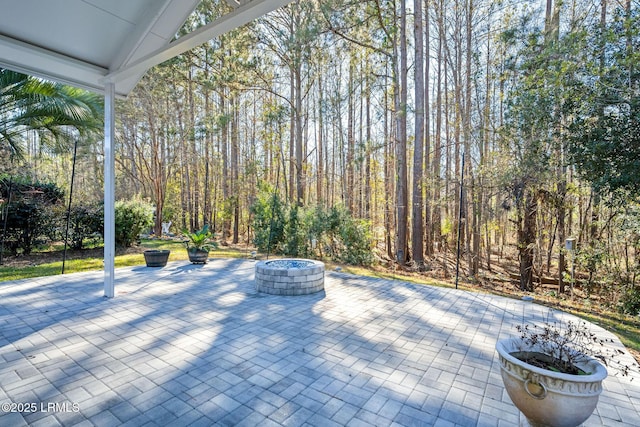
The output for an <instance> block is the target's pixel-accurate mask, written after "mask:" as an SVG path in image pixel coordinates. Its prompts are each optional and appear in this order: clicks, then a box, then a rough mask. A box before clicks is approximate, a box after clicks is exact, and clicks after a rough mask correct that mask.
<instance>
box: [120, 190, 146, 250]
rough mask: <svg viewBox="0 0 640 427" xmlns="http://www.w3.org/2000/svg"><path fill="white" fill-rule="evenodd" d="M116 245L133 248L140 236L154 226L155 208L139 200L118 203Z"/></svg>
mask: <svg viewBox="0 0 640 427" xmlns="http://www.w3.org/2000/svg"><path fill="white" fill-rule="evenodd" d="M115 211H116V212H115V214H116V217H115V220H116V221H115V222H116V245H117V246H120V247H129V246H133V244H134V243H135V242H137V240H138V235H140V233H142V232H143V231H144V230H146V229H147V228H149V227H151V226H153V206H151V205H150V204H148V203H145V202H142V201H139V200H130V201H117V202H116V204H115Z"/></svg>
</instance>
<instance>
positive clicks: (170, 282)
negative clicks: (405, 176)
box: [0, 259, 640, 427]
mask: <svg viewBox="0 0 640 427" xmlns="http://www.w3.org/2000/svg"><path fill="white" fill-rule="evenodd" d="M254 266H255V263H254V262H253V261H249V260H223V259H214V260H212V261H210V263H209V264H207V265H204V266H194V265H187V264H185V263H184V262H178V263H169V264H168V265H167V267H165V268H162V269H153V268H148V267H133V268H125V269H118V270H116V298H114V299H106V298H104V297H103V296H102V295H103V283H102V280H103V276H102V272H91V273H80V274H70V275H65V276H57V277H46V278H38V279H30V280H24V281H16V282H9V283H0V403H2V404H7V403H8V404H13V408H10V409H16V406H17V405H18V404H22V405H23V406H26V407H23V408H22V409H26V410H27V411H26V412H23V413H18V412H6V411H4V412H2V411H0V426H20V425H34V426H50V425H82V426H85V425H86V426H90V425H97V426H112V425H121V424H124V425H130V426H136V427H139V426H146V425H149V426H152V425H161V426H173V425H176V426H183V425H202V426H208V425H246V426H258V425H259V426H280V425H284V426H289V425H291V426H298V425H313V426H323V427H324V426H338V425H350V426H365V425H367V426H369V425H380V426H388V425H402V426H412V425H426V426H458V425H460V426H476V425H482V426H513V425H517V424H518V422H519V414H518V411H517V410H516V409H515V407H514V406H513V405H512V404H511V402H510V400H509V397H508V396H507V394H506V392H505V391H504V389H503V387H502V380H501V378H500V369H499V363H498V357H497V355H496V353H495V350H494V346H495V342H496V340H497V339H498V338H499V337H506V336H509V335H513V334H515V333H516V331H515V328H514V325H516V324H520V323H522V322H523V319H524V320H525V321H527V320H531V319H537V320H538V321H539V320H540V319H542V318H544V317H545V316H547V315H549V314H548V313H549V312H548V310H547V309H546V308H544V307H541V306H538V305H536V304H533V303H530V302H522V301H519V300H514V299H507V298H501V297H495V296H488V295H480V294H474V293H470V292H464V291H457V290H453V289H444V288H435V287H429V286H422V285H415V284H410V283H406V282H401V281H393V280H382V279H373V278H366V277H361V276H354V275H349V274H343V273H336V272H327V274H326V283H325V292H322V293H318V294H314V295H307V296H297V297H285V296H275V295H266V294H259V293H257V292H256V291H255V289H254V286H253V275H254ZM558 315H559V313H557V312H552V313H551V316H558ZM594 329H595V331H596V332H597V333H598V334H599V335H602V336H606V337H613V335H611V334H609V333H607V332H606V331H604V330H603V329H601V328H599V327H597V326H595V325H594ZM616 343H617V344H616V345H619V342H618V341H617V339H616ZM604 388H605V391H604V392H603V394H602V396H601V398H600V402H599V404H598V408H597V410H596V412H595V413H594V415H593V416H592V417H591V418H589V420H588V421H587V422H586V423H585V426H602V425H604V426H637V425H639V424H640V379H636V381H633V382H630V381H629V380H628V379H627V378H620V377H617V376H612V375H610V376H609V377H608V378H607V379H606V380H605V382H604ZM5 406H6V405H2V408H3V409H7V408H6V407H5Z"/></svg>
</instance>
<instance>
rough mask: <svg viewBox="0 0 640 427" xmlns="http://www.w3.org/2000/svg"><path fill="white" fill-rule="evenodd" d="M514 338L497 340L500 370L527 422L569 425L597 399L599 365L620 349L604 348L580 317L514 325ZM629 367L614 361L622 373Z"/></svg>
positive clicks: (600, 377) (603, 374)
mask: <svg viewBox="0 0 640 427" xmlns="http://www.w3.org/2000/svg"><path fill="white" fill-rule="evenodd" d="M517 328H518V331H519V332H520V337H515V338H509V339H504V340H500V341H498V343H497V344H496V350H497V351H498V354H499V356H500V371H501V374H502V380H503V382H504V385H505V388H506V390H507V393H508V394H509V397H510V398H511V400H512V401H513V403H514V404H515V405H516V406H517V407H518V409H519V410H520V411H521V412H522V414H524V416H525V417H526V418H527V421H528V422H529V424H530V425H531V426H536V427H538V426H540V427H541V426H554V427H575V426H578V425H580V424H582V423H583V422H584V421H586V420H587V419H588V418H589V417H590V416H591V414H592V413H593V411H594V410H595V408H596V405H597V404H598V398H599V396H600V393H602V381H603V380H604V379H605V378H606V377H607V369H606V368H605V366H604V365H603V363H604V364H611V363H617V358H616V355H617V354H618V352H619V351H620V350H610V349H607V347H605V345H604V344H605V342H604V341H603V340H602V339H600V338H598V337H597V336H596V335H595V334H594V333H592V332H591V331H590V330H589V329H588V327H587V324H586V323H585V322H580V323H575V322H571V321H569V322H567V324H566V327H564V328H560V327H558V326H557V325H552V324H545V325H543V326H542V327H538V326H530V325H525V326H518V327H517ZM630 369H631V368H630V367H629V366H626V365H621V364H617V366H616V370H618V371H619V372H620V373H621V374H622V375H629V374H630Z"/></svg>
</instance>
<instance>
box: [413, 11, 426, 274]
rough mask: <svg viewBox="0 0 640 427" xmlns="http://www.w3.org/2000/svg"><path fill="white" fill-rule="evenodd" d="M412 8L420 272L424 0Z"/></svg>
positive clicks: (421, 259) (416, 239) (417, 258)
mask: <svg viewBox="0 0 640 427" xmlns="http://www.w3.org/2000/svg"><path fill="white" fill-rule="evenodd" d="M413 8H414V11H415V19H414V26H413V35H414V38H415V66H414V90H415V106H416V107H415V113H414V119H415V121H414V126H415V142H414V148H413V191H412V192H413V204H412V227H413V230H412V233H411V235H412V239H411V249H412V254H413V261H414V262H415V263H416V266H417V267H418V270H424V248H423V239H424V231H423V230H424V227H423V216H422V204H423V196H422V188H423V182H424V177H423V167H422V164H423V161H424V146H423V140H424V133H425V129H424V116H425V111H424V105H425V104H424V74H423V66H422V65H423V62H424V46H423V44H424V43H423V39H422V13H421V12H422V0H414V2H413Z"/></svg>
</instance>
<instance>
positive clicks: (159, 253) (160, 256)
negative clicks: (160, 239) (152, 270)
mask: <svg viewBox="0 0 640 427" xmlns="http://www.w3.org/2000/svg"><path fill="white" fill-rule="evenodd" d="M170 253H171V251H170V250H169V249H150V250H147V251H144V261H145V262H146V263H147V267H164V266H165V265H167V260H168V259H169V254H170Z"/></svg>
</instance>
